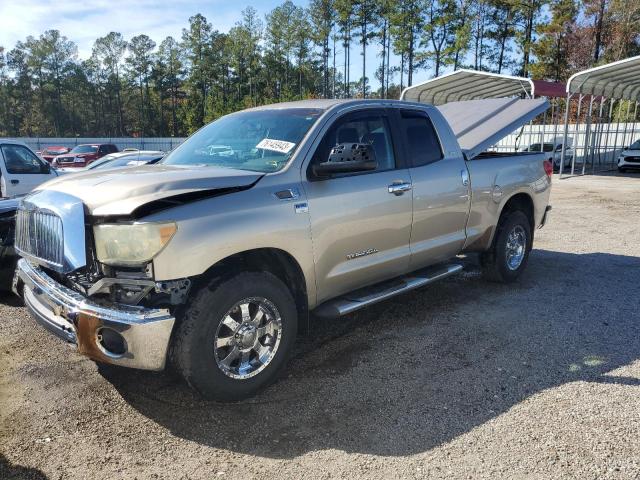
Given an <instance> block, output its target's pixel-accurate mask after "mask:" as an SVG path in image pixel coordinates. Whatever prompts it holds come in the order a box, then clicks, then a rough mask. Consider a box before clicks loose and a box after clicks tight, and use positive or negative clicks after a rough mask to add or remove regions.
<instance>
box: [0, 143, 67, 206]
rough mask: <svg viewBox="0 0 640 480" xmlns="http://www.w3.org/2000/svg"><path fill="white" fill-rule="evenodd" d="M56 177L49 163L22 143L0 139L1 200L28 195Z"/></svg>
mask: <svg viewBox="0 0 640 480" xmlns="http://www.w3.org/2000/svg"><path fill="white" fill-rule="evenodd" d="M57 176H58V174H57V172H56V171H55V170H54V169H53V168H51V166H50V165H49V163H47V162H46V161H44V160H42V159H41V158H40V157H38V156H37V155H36V154H35V152H34V151H33V150H31V149H30V148H29V147H28V146H27V145H25V144H24V143H21V142H17V141H13V140H2V139H0V192H1V194H2V197H3V198H7V197H13V196H16V195H24V194H26V193H29V192H30V191H31V190H33V189H34V188H35V187H37V186H38V185H40V184H41V183H44V182H46V181H47V180H51V179H52V178H55V177H57Z"/></svg>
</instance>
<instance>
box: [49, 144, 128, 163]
mask: <svg viewBox="0 0 640 480" xmlns="http://www.w3.org/2000/svg"><path fill="white" fill-rule="evenodd" d="M117 151H118V147H116V146H115V145H114V144H112V143H102V144H99V143H98V144H96V143H92V144H86V145H77V146H75V147H73V149H71V151H70V152H69V153H67V154H64V155H59V156H57V157H56V158H54V159H53V161H52V162H51V165H53V166H54V167H56V168H82V167H86V166H87V165H89V164H90V163H91V162H94V161H96V160H97V159H99V158H102V157H104V156H105V155H108V154H110V153H115V152H117Z"/></svg>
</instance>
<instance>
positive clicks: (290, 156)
mask: <svg viewBox="0 0 640 480" xmlns="http://www.w3.org/2000/svg"><path fill="white" fill-rule="evenodd" d="M547 106H548V105H547V101H546V100H544V99H516V98H502V99H487V100H470V101H463V102H455V103H449V104H445V105H443V106H440V107H437V108H436V107H434V106H430V105H425V104H421V103H410V102H405V101H387V100H310V101H301V102H292V103H282V104H275V105H268V106H262V107H258V108H253V109H249V110H245V111H241V112H237V113H234V114H231V115H227V116H225V117H222V118H220V119H218V120H216V121H214V122H213V123H210V124H209V125H206V126H205V127H203V128H202V129H200V130H199V131H198V132H196V133H195V134H193V135H192V136H191V137H190V138H188V139H187V140H186V141H185V142H184V143H183V144H182V145H180V146H179V147H178V148H176V149H175V150H174V151H172V152H171V153H170V154H169V155H168V156H166V157H165V158H164V159H163V160H162V161H161V162H160V163H158V164H156V165H148V166H141V167H136V168H129V169H126V170H118V169H116V170H106V171H96V172H95V173H91V172H88V173H79V174H76V175H74V176H68V177H64V176H63V177H60V178H58V179H55V180H53V181H50V182H48V183H46V184H45V185H43V186H41V187H39V188H38V189H37V190H36V191H34V192H33V193H31V194H30V195H29V196H27V197H25V198H24V199H23V201H22V203H21V205H20V207H19V210H18V214H17V224H16V250H17V251H18V252H19V254H20V255H21V256H22V258H21V259H20V261H19V265H18V268H17V274H16V278H15V281H14V289H15V290H16V291H17V292H20V293H21V295H22V296H23V298H24V301H25V304H26V306H27V307H28V309H29V311H30V312H31V314H32V316H33V317H34V318H35V320H36V321H37V322H39V323H40V324H41V325H42V326H44V327H45V328H47V329H49V330H50V331H51V332H53V333H54V334H55V335H57V336H58V337H61V338H62V339H64V340H65V341H67V342H70V343H72V344H75V345H76V346H77V351H78V352H79V353H80V354H83V355H86V356H88V357H89V358H91V359H93V360H95V361H97V362H103V363H109V364H114V365H120V366H123V367H131V368H138V369H148V370H162V369H164V368H165V366H167V365H171V366H172V367H173V368H175V369H176V370H177V371H178V372H179V373H180V374H181V375H182V376H183V377H184V379H185V380H186V381H187V383H188V384H189V385H190V386H192V387H193V388H194V389H196V390H197V391H198V392H200V393H201V394H202V395H204V396H205V397H208V398H214V399H218V400H236V399H242V398H245V397H247V396H250V395H252V394H254V393H256V392H257V391H259V390H260V389H261V388H263V387H265V386H266V385H267V384H269V383H270V382H272V381H273V380H274V379H275V378H276V377H277V375H278V374H279V373H280V372H281V371H282V370H283V368H284V367H285V364H286V360H287V357H288V355H289V354H290V353H291V351H292V348H293V345H294V342H295V340H296V335H297V332H298V331H299V330H300V329H301V327H305V329H306V326H307V325H308V323H309V322H312V321H313V318H317V317H339V316H341V315H346V314H349V313H351V312H354V311H356V310H358V309H361V308H364V307H367V306H369V305H371V304H374V303H376V302H379V301H382V300H385V299H387V298H390V297H393V296H395V295H398V294H402V293H404V292H407V291H409V290H413V289H416V288H419V287H422V286H424V285H427V284H430V283H432V282H434V281H436V280H439V279H442V278H445V277H448V276H450V275H453V274H455V273H457V272H460V271H461V270H462V268H463V267H462V265H461V262H460V259H459V258H458V256H459V255H461V254H469V253H472V252H477V253H479V254H480V258H481V265H482V268H483V270H484V273H485V274H486V276H487V278H488V279H489V280H493V281H502V282H512V281H514V280H516V279H517V278H518V277H519V276H520V274H521V273H522V271H523V270H524V269H525V266H526V265H527V259H528V256H529V252H530V250H531V247H532V243H533V238H534V231H535V229H536V228H538V227H541V226H542V225H544V223H545V220H546V216H547V212H548V210H549V209H550V207H549V206H548V200H549V193H550V186H551V176H552V165H551V163H550V162H548V161H545V154H544V153H537V152H525V153H522V152H520V153H516V152H501V153H489V151H490V150H491V147H492V146H493V145H495V144H496V143H497V142H498V141H499V140H500V139H501V138H503V137H505V136H506V135H507V134H509V133H511V132H513V131H514V130H516V129H518V128H520V127H521V126H522V125H524V124H526V123H528V122H529V121H530V120H531V119H532V118H534V117H535V116H537V115H538V114H540V113H541V112H543V111H544V110H546V108H547ZM311 314H313V315H311ZM310 330H311V331H312V329H310Z"/></svg>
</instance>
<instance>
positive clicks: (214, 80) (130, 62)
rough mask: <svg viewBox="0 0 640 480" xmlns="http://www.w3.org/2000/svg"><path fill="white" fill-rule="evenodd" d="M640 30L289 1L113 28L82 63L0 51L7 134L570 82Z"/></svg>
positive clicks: (464, 0)
mask: <svg viewBox="0 0 640 480" xmlns="http://www.w3.org/2000/svg"><path fill="white" fill-rule="evenodd" d="M638 32H640V2H637V1H629V0H308V5H307V6H306V7H304V6H300V5H298V4H296V3H293V2H292V1H290V0H286V1H284V2H283V3H282V4H280V5H279V6H277V7H276V8H274V9H273V10H272V11H271V12H269V13H268V14H267V15H266V17H265V18H264V19H262V18H260V17H259V16H258V14H257V12H256V10H255V9H253V8H252V7H248V8H246V9H245V10H243V11H242V12H241V13H240V15H239V21H238V22H236V23H235V25H234V26H233V27H232V28H231V29H230V30H229V31H228V32H219V31H217V30H216V29H215V28H214V25H213V24H212V23H211V22H210V21H209V20H208V19H207V18H205V17H204V16H203V15H201V14H196V15H194V16H192V17H190V18H189V23H188V25H187V26H186V28H184V29H183V31H182V35H181V37H180V38H179V39H174V38H173V37H167V38H165V39H163V40H162V41H160V42H159V44H156V42H155V41H154V39H151V38H150V37H148V36H147V35H144V34H140V35H136V36H134V37H133V38H131V39H129V40H127V39H125V38H124V37H123V36H122V34H120V33H117V32H110V33H109V34H108V35H106V36H104V37H101V38H97V39H96V40H95V43H94V45H93V49H92V54H91V57H90V58H87V59H83V60H80V59H78V58H77V48H76V45H75V44H74V43H73V42H72V41H70V40H69V39H68V38H66V37H65V36H64V35H63V34H62V33H61V32H59V31H57V30H48V31H45V32H44V33H43V34H42V35H40V36H39V37H34V36H29V37H27V38H26V39H24V41H19V42H17V43H16V44H15V45H14V46H13V47H12V48H6V49H5V48H3V47H2V46H0V136H22V135H29V136H37V135H40V136H76V135H79V136H105V137H108V136H123V135H144V136H169V135H174V136H182V135H187V134H189V133H192V132H193V131H195V130H197V129H198V128H200V127H201V126H202V125H203V124H205V123H206V122H209V121H211V120H214V119H216V118H218V117H220V116H222V115H225V114H227V113H230V112H233V111H236V110H238V109H242V108H247V107H252V106H256V105H260V104H265V103H272V102H279V101H290V100H298V99H304V98H315V97H325V98H329V97H332V96H337V97H351V96H358V97H380V98H398V96H399V95H400V92H401V90H402V88H404V87H406V86H407V85H412V84H413V83H414V75H415V73H416V72H418V71H423V72H425V71H426V72H429V73H430V74H432V75H436V76H437V75H440V74H442V73H444V72H445V71H450V70H452V69H455V68H460V67H467V68H469V67H471V68H476V69H479V70H487V71H493V72H498V73H514V74H520V75H526V76H533V77H534V78H543V79H547V80H560V81H562V80H565V79H566V78H567V77H568V76H570V75H571V74H573V73H574V72H575V71H577V70H581V69H584V68H588V67H590V66H593V65H595V64H598V63H602V62H609V61H615V60H619V59H622V58H626V57H628V56H632V55H638V54H640V35H638ZM156 40H159V39H156ZM354 52H355V57H352V53H354ZM359 60H361V62H360V61H359ZM372 73H373V75H371V74H372ZM368 76H371V78H368ZM371 80H376V81H377V82H374V83H373V84H372V83H370V82H371ZM625 112H626V110H625ZM623 114H624V115H626V113H623V112H616V116H621V115H623Z"/></svg>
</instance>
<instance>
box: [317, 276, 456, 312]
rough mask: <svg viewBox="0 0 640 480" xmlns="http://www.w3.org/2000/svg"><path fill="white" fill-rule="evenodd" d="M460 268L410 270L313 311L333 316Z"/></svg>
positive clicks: (324, 304) (440, 277)
mask: <svg viewBox="0 0 640 480" xmlns="http://www.w3.org/2000/svg"><path fill="white" fill-rule="evenodd" d="M461 270H462V265H459V264H451V265H439V266H436V267H429V268H425V269H422V270H417V271H415V272H411V273H410V274H407V275H405V276H402V277H398V278H394V279H391V280H387V281H385V282H382V283H379V284H376V285H372V286H369V287H365V288H361V289H358V290H354V291H353V292H350V293H347V294H345V295H342V296H341V297H338V298H335V299H333V300H329V301H327V302H325V303H323V304H322V305H320V306H318V307H317V308H316V309H315V310H314V311H313V313H314V314H315V315H317V316H319V317H324V318H335V317H340V316H342V315H347V314H349V313H352V312H355V311H356V310H360V309H361V308H364V307H368V306H369V305H373V304H374V303H378V302H382V301H383V300H386V299H388V298H391V297H395V296H396V295H400V294H401V293H405V292H408V291H410V290H414V289H416V288H419V287H423V286H425V285H428V284H429V283H433V282H435V281H437V280H441V279H443V278H446V277H449V276H450V275H453V274H455V273H458V272H460V271H461Z"/></svg>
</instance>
